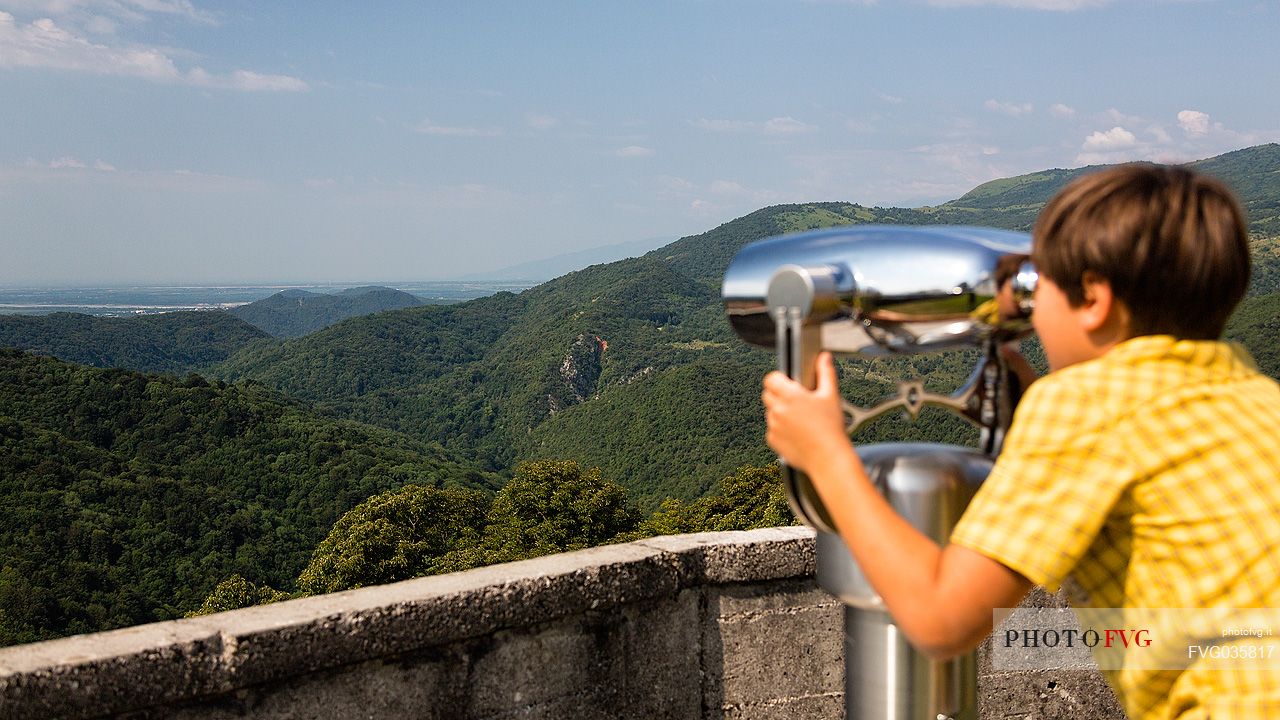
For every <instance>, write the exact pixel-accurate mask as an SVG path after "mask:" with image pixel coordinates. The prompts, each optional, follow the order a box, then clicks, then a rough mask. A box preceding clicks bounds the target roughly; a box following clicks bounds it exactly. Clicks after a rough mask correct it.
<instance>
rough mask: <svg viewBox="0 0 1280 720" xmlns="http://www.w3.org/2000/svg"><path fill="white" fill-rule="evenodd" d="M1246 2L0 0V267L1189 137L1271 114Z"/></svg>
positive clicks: (645, 223)
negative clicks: (1, 107) (265, 1)
mask: <svg viewBox="0 0 1280 720" xmlns="http://www.w3.org/2000/svg"><path fill="white" fill-rule="evenodd" d="M1277 29H1280V6H1277V5H1276V4H1275V3H1270V2H1254V1H1252V0H1248V1H1246V2H1239V3H1223V2H1208V1H1201V0H1178V1H1174V0H1153V1H1152V2H1138V1H1136V0H881V1H879V2H877V1H875V0H851V1H849V2H834V1H832V2H822V1H818V2H811V1H807V0H806V1H800V0H748V1H746V2H742V1H737V0H702V1H700V2H689V1H688V0H656V1H655V2H652V3H643V4H628V3H581V2H578V3H574V2H569V1H568V0H549V1H548V2H543V3H535V4H530V3H520V2H513V1H508V2H497V3H479V4H461V5H459V4H449V5H442V4H432V3H378V4H373V5H368V6H365V5H361V6H352V5H349V4H343V3H331V2H319V3H314V4H311V5H308V6H306V7H305V8H301V7H298V8H295V7H288V6H278V5H265V6H264V5H262V4H258V3H252V2H248V1H247V0H227V1H226V2H220V3H217V4H214V3H205V2H201V1H200V0H190V1H189V0H146V1H145V2H144V1H143V0H76V2H65V1H64V0H0V93H3V94H4V96H5V98H6V106H7V108H8V109H9V114H8V122H6V127H5V132H4V133H0V217H4V218H5V231H4V233H3V235H2V236H0V252H2V253H3V257H4V258H5V262H4V263H3V265H2V266H0V286H4V287H34V286H43V287H48V286H64V287H86V286H108V285H109V286H119V285H160V284H188V285H192V284H194V285H211V284H255V283H267V282H279V283H284V282H294V281H295V280H296V282H298V283H327V282H359V283H378V284H386V283H388V282H394V281H388V280H387V278H406V277H412V278H420V279H421V280H419V281H443V280H449V279H451V278H455V277H458V276H461V275H467V274H477V273H484V272H489V271H495V270H498V269H501V268H506V267H509V266H513V265H520V264H523V263H528V262H532V261H536V260H539V259H541V258H547V257H553V256H557V255H561V254H567V253H574V252H579V251H582V250H584V249H588V248H595V247H600V246H605V245H611V244H618V243H627V242H634V241H637V240H639V239H642V238H652V237H672V238H675V237H683V236H688V235H693V234H698V233H702V232H705V231H707V230H710V229H712V228H714V227H716V226H718V225H720V224H722V223H724V222H727V221H729V220H732V219H734V218H736V217H740V216H742V215H745V214H747V213H749V212H752V211H754V210H756V209H759V208H761V207H765V206H768V205H774V204H779V203H788V202H817V201H847V202H854V203H859V204H862V205H867V206H885V207H888V206H897V207H919V206H921V205H926V204H928V205H935V204H938V203H941V202H944V201H947V200H952V199H955V198H958V197H960V196H961V195H962V194H964V193H965V192H967V191H968V190H970V189H972V188H973V187H975V186H977V185H979V184H981V183H983V182H986V181H989V180H992V179H996V178H1000V177H1009V176H1015V175H1020V174H1024V173H1027V172H1034V171H1038V170H1044V169H1049V168H1055V167H1078V166H1081V165H1089V164H1098V163H1109V162H1121V161H1127V160H1157V161H1186V160H1193V159H1198V158H1204V157H1211V156H1214V155H1218V154H1221V153H1223V152H1226V151H1229V150H1235V149H1240V148H1243V147H1248V146H1251V145H1256V144H1260V143H1264V142H1272V141H1276V140H1280V120H1278V119H1277V118H1280V96H1276V95H1275V94H1274V93H1266V92H1250V91H1244V90H1242V89H1241V87H1244V86H1242V84H1241V83H1239V82H1228V80H1230V79H1232V78H1241V79H1248V78H1252V77H1256V76H1257V74H1258V71H1259V68H1266V67H1276V66H1277V65H1280V46H1277V44H1276V43H1275V42H1274V37H1275V31H1276V30H1277ZM353 278H356V279H357V280H354V281H353V280H352V279H353ZM361 278H367V279H368V280H361Z"/></svg>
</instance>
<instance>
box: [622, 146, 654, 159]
mask: <svg viewBox="0 0 1280 720" xmlns="http://www.w3.org/2000/svg"><path fill="white" fill-rule="evenodd" d="M613 154H614V155H617V156H618V157H624V158H633V157H649V156H650V155H653V148H647V147H640V146H639V145H628V146H626V147H624V148H618V149H617V150H615V151H614V153H613Z"/></svg>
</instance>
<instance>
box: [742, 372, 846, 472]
mask: <svg viewBox="0 0 1280 720" xmlns="http://www.w3.org/2000/svg"><path fill="white" fill-rule="evenodd" d="M817 378H818V384H817V387H816V388H814V389H813V390H809V389H807V388H805V387H804V386H802V385H801V384H800V383H798V382H796V381H794V380H792V379H791V378H789V377H787V376H786V375H783V374H782V373H780V372H777V371H774V372H771V373H769V374H768V375H766V376H765V378H764V392H763V393H761V395H760V397H761V399H762V400H763V401H764V408H765V420H766V421H767V423H768V427H769V431H768V434H767V435H766V436H765V440H766V441H767V442H768V443H769V447H771V448H773V449H774V451H776V452H777V453H778V455H779V456H780V457H781V458H782V459H783V460H785V461H786V462H787V464H788V465H790V466H791V467H794V468H796V469H797V470H801V471H804V472H809V471H810V470H811V469H812V468H811V467H810V466H811V465H813V464H814V463H815V462H820V461H821V460H822V459H823V458H829V457H831V455H832V454H833V453H836V452H839V451H841V450H844V451H845V452H848V450H849V436H848V433H847V431H846V430H845V418H844V409H843V407H842V406H841V403H840V390H839V386H838V382H837V379H836V366H835V361H834V360H833V359H832V356H831V353H829V352H824V353H821V354H819V355H818V359H817Z"/></svg>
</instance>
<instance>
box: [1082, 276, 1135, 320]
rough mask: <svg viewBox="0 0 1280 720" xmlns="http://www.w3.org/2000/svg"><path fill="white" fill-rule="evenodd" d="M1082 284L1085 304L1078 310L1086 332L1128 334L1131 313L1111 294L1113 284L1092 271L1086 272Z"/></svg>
mask: <svg viewBox="0 0 1280 720" xmlns="http://www.w3.org/2000/svg"><path fill="white" fill-rule="evenodd" d="M1080 284H1081V285H1082V286H1083V288H1084V302H1082V303H1081V304H1080V307H1078V308H1076V310H1077V312H1078V315H1077V317H1079V318H1080V323H1081V325H1082V326H1083V328H1084V330H1085V331H1086V332H1098V331H1100V330H1118V331H1120V332H1122V333H1123V332H1127V329H1128V326H1129V311H1128V308H1126V307H1125V305H1124V303H1123V302H1121V301H1119V300H1117V299H1116V296H1115V295H1114V294H1113V293H1112V292H1111V283H1110V282H1109V281H1108V280H1107V279H1106V278H1104V277H1102V276H1101V275H1099V274H1097V273H1095V272H1093V271H1092V270H1086V271H1085V273H1084V276H1083V277H1081V279H1080Z"/></svg>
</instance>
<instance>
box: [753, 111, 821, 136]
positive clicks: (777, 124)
mask: <svg viewBox="0 0 1280 720" xmlns="http://www.w3.org/2000/svg"><path fill="white" fill-rule="evenodd" d="M813 129H814V127H813V126H812V125H806V124H805V123H802V122H800V121H799V120H797V119H795V118H793V117H791V116H790V115H788V116H787V117H776V118H773V119H772V120H768V121H766V122H765V124H764V132H765V134H766V135H792V134H794V133H803V132H809V131H810V130H813Z"/></svg>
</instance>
